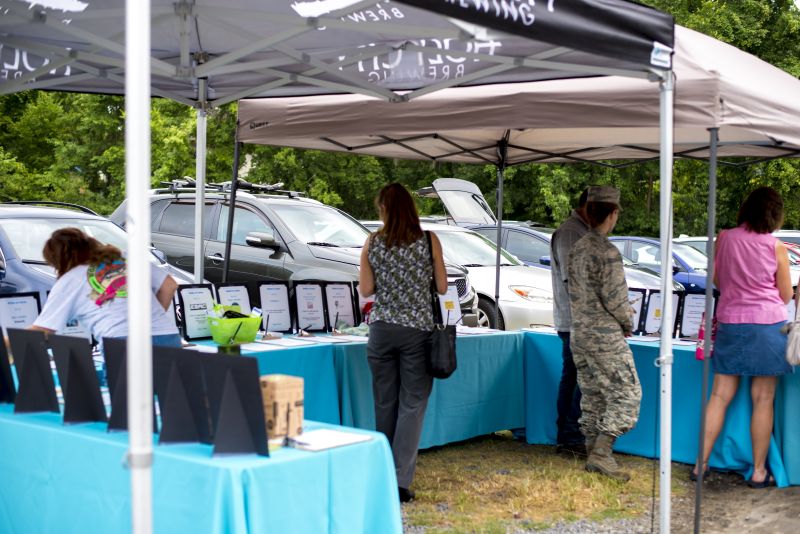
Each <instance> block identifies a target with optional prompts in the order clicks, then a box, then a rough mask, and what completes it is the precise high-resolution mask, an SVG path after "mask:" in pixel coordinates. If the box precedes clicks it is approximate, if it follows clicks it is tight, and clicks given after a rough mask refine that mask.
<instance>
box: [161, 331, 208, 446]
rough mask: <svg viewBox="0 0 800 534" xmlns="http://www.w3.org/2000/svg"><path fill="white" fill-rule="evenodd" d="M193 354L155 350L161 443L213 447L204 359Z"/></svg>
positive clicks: (164, 349)
mask: <svg viewBox="0 0 800 534" xmlns="http://www.w3.org/2000/svg"><path fill="white" fill-rule="evenodd" d="M190 352H191V351H187V350H184V349H180V348H175V347H153V370H154V371H155V380H154V384H155V391H156V396H157V397H158V405H159V408H160V411H161V433H160V434H159V443H185V442H200V443H207V444H211V443H212V438H211V417H210V414H209V411H208V401H207V398H206V392H205V387H204V377H203V368H202V365H201V359H200V358H198V357H197V354H196V353H194V352H191V353H190Z"/></svg>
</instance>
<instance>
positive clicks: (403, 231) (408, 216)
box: [375, 182, 422, 247]
mask: <svg viewBox="0 0 800 534" xmlns="http://www.w3.org/2000/svg"><path fill="white" fill-rule="evenodd" d="M375 206H376V207H377V208H378V213H379V214H380V215H381V218H382V219H383V228H381V229H380V230H378V234H379V235H381V236H382V237H383V239H384V240H385V241H386V246H388V247H393V246H396V245H408V244H411V243H413V242H414V241H416V240H417V239H419V238H420V237H422V227H420V225H419V215H418V214H417V207H416V206H415V205H414V199H413V198H411V193H409V192H408V190H406V188H405V187H403V186H402V185H401V184H399V183H397V182H395V183H393V184H389V185H385V186H383V188H381V190H380V191H379V192H378V196H377V197H376V198H375Z"/></svg>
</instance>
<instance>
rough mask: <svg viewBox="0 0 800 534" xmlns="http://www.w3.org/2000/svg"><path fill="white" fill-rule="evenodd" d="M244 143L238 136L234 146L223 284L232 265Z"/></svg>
mask: <svg viewBox="0 0 800 534" xmlns="http://www.w3.org/2000/svg"><path fill="white" fill-rule="evenodd" d="M241 148H242V143H240V142H239V139H238V135H237V139H236V141H235V144H234V145H233V178H232V179H231V201H230V205H229V206H228V230H227V231H226V232H225V259H224V261H223V263H222V282H223V283H224V282H227V281H228V271H229V269H230V263H231V240H232V239H233V215H234V213H235V212H236V210H235V206H236V190H237V189H238V185H239V152H240V151H241Z"/></svg>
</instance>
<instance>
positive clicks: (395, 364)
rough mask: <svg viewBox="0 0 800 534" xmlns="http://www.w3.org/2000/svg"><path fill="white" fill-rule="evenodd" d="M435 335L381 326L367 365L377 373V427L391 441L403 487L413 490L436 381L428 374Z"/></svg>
mask: <svg viewBox="0 0 800 534" xmlns="http://www.w3.org/2000/svg"><path fill="white" fill-rule="evenodd" d="M429 337H430V332H427V331H425V330H419V329H417V328H409V327H407V326H400V325H395V324H390V323H385V322H382V321H378V322H375V323H372V324H371V325H370V326H369V341H368V342H367V361H369V368H370V369H371V370H372V393H373V395H374V397H375V427H376V429H377V430H378V432H383V433H384V434H386V437H387V438H388V439H389V443H390V444H391V446H392V454H393V456H394V466H395V470H396V472H397V485H398V486H400V487H401V488H408V487H409V486H410V485H411V481H412V480H413V479H414V469H415V468H416V466H417V449H418V448H419V438H420V435H421V434H422V423H423V421H424V419H425V408H426V407H427V406H428V396H429V395H430V394H431V387H432V384H433V379H432V378H431V376H430V375H429V374H428V373H427V371H426V369H425V353H426V348H425V346H426V342H427V340H428V338H429Z"/></svg>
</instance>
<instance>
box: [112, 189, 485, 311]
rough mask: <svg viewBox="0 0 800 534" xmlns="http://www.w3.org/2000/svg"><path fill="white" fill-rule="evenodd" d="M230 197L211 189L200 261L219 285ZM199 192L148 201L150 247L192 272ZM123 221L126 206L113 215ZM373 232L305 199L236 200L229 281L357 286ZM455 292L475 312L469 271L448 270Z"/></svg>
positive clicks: (290, 195)
mask: <svg viewBox="0 0 800 534" xmlns="http://www.w3.org/2000/svg"><path fill="white" fill-rule="evenodd" d="M229 197H230V193H229V192H227V191H224V190H223V191H220V190H218V189H209V190H208V192H207V193H206V197H205V213H204V224H203V239H204V243H203V256H204V258H205V262H204V269H205V274H204V276H205V278H207V279H208V280H209V281H211V282H213V283H215V284H218V283H220V282H221V281H222V267H223V257H224V254H225V235H226V232H227V227H228V213H229V209H230V202H229ZM195 198H196V191H194V190H192V189H180V188H178V189H176V188H172V189H168V190H155V191H153V194H152V195H151V197H150V214H151V228H152V241H153V245H154V246H155V248H157V249H158V250H161V251H162V252H164V253H165V254H166V257H167V261H168V262H169V263H171V264H172V265H175V266H177V267H180V268H181V269H186V270H188V271H194V218H195ZM110 218H111V220H112V221H114V222H116V223H117V224H119V225H123V224H124V223H125V202H123V203H122V204H121V205H120V206H119V207H118V208H117V209H116V210H115V211H114V213H112V214H111V217H110ZM368 234H369V231H368V230H367V229H366V228H364V226H362V225H361V224H360V223H359V222H357V221H356V220H355V219H353V218H352V217H350V216H349V215H347V214H346V213H344V212H343V211H341V210H338V209H336V208H333V207H331V206H326V205H325V204H322V203H320V202H318V201H316V200H312V199H309V198H305V197H303V196H302V195H301V194H298V193H294V192H287V193H286V194H253V193H248V192H241V191H239V192H238V193H237V196H236V211H235V213H234V222H233V236H232V242H231V243H232V244H231V260H230V267H229V272H228V278H227V279H228V281H229V282H254V281H264V280H279V281H297V280H325V281H345V282H351V281H357V280H358V268H359V267H358V266H359V261H360V254H361V247H362V245H363V244H364V241H365V240H366V238H367V235H368ZM447 271H448V272H447V276H448V281H449V282H450V283H451V284H454V285H455V286H456V287H457V288H458V294H459V299H460V301H461V309H462V311H463V312H464V313H475V308H476V305H477V299H476V295H475V292H474V291H473V290H472V287H471V286H470V284H469V282H468V279H467V274H466V270H465V269H464V268H463V267H460V266H454V265H448V266H447Z"/></svg>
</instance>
